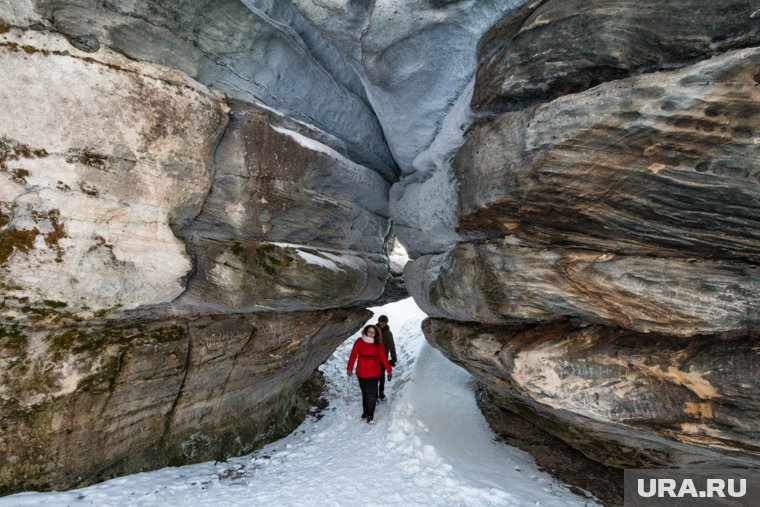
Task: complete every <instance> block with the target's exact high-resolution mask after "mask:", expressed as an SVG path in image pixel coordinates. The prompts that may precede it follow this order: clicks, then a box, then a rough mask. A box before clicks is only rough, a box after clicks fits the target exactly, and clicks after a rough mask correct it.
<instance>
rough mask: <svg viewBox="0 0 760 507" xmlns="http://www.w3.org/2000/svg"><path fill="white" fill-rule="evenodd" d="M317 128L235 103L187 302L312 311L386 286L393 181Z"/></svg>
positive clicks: (356, 301)
mask: <svg viewBox="0 0 760 507" xmlns="http://www.w3.org/2000/svg"><path fill="white" fill-rule="evenodd" d="M308 134H309V130H308V129H307V128H306V127H304V126H303V125H301V124H299V123H297V122H294V121H292V120H288V119H287V118H284V117H282V116H280V115H277V114H276V113H273V112H271V111H267V110H265V109H262V108H261V107H258V106H254V105H251V104H247V103H241V102H234V103H233V104H232V113H231V121H230V125H229V126H228V128H227V130H226V131H225V134H224V137H223V138H222V139H221V141H220V143H219V146H218V148H217V149H216V152H215V167H216V174H215V177H214V183H213V185H212V189H211V193H210V194H209V197H208V199H207V200H206V202H205V204H204V207H203V211H202V212H201V213H200V215H199V216H198V218H197V220H196V221H195V222H194V223H193V225H192V227H190V229H189V231H188V236H189V238H190V248H191V250H192V251H193V252H195V256H196V260H197V265H196V272H195V273H194V275H193V276H192V278H191V279H190V281H189V283H188V290H187V292H186V293H185V294H184V295H183V297H182V298H180V300H178V304H189V305H195V304H202V305H214V306H215V307H217V308H218V309H220V310H225V311H231V310H234V311H240V310H248V311H250V310H251V309H255V308H257V307H258V308H259V309H262V308H263V309H279V310H293V309H299V310H302V309H319V308H331V307H336V306H351V305H360V304H363V303H368V302H371V301H373V300H375V299H377V297H379V296H380V295H381V294H382V293H383V291H384V288H385V283H386V279H387V278H388V276H389V265H388V259H387V257H386V256H385V255H383V253H384V252H383V249H384V242H385V238H386V237H387V236H388V234H389V229H390V225H389V223H388V219H387V216H388V202H387V200H386V196H387V193H388V187H389V185H388V183H387V182H386V181H385V180H384V179H383V178H382V177H381V176H380V175H378V174H377V173H376V172H374V171H372V170H370V169H368V168H367V167H364V166H361V165H359V164H356V163H355V162H352V161H351V160H348V159H346V158H345V157H343V156H341V155H340V154H339V153H337V152H336V151H335V150H332V149H331V148H329V147H328V146H325V145H323V144H321V143H319V142H318V141H315V140H313V139H312V137H313V136H312V137H308Z"/></svg>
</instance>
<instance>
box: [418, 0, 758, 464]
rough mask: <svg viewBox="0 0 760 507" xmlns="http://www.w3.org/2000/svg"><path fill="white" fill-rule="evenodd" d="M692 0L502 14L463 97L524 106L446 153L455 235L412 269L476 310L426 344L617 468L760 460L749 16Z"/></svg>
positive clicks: (432, 330)
mask: <svg viewBox="0 0 760 507" xmlns="http://www.w3.org/2000/svg"><path fill="white" fill-rule="evenodd" d="M685 3H686V2H668V3H667V4H668V5H665V3H663V2H654V3H647V4H646V5H643V4H641V3H634V2H622V1H621V2H611V3H610V2H604V3H602V2H585V3H584V7H585V8H580V6H579V4H578V2H554V1H543V2H528V3H526V4H524V5H523V6H522V7H519V8H518V9H515V10H514V11H512V13H511V14H510V15H509V16H508V17H507V18H505V19H503V20H502V22H500V23H499V24H497V26H495V27H494V29H493V30H492V31H491V32H490V33H489V34H488V35H487V36H486V37H484V39H483V40H482V41H481V45H480V51H481V58H482V60H481V62H482V64H481V68H480V70H479V73H478V79H477V81H476V85H475V94H474V98H473V104H474V106H473V107H475V108H477V109H479V111H478V112H479V114H481V115H482V114H485V115H486V116H487V115H488V113H492V112H500V111H506V110H509V111H512V112H508V113H505V114H503V115H501V116H499V117H498V118H496V119H493V120H490V121H488V122H485V121H483V122H480V123H479V124H477V125H475V127H473V129H472V131H471V134H470V135H469V137H468V139H467V141H466V142H465V144H464V145H463V147H462V148H461V149H460V151H459V152H458V153H457V155H456V157H455V159H454V161H453V164H452V170H453V175H454V176H455V178H456V184H455V185H454V186H453V188H455V189H456V190H457V200H458V206H456V208H457V215H458V218H457V222H458V224H457V225H458V227H457V229H456V233H457V235H458V238H452V237H449V238H448V241H450V242H451V241H452V239H453V241H456V242H458V244H457V245H454V244H453V243H449V245H448V249H447V250H445V251H440V250H439V252H441V253H437V252H435V251H432V252H426V253H436V255H423V256H421V257H419V258H417V259H415V260H414V261H413V262H412V263H411V264H409V265H408V266H407V268H406V272H405V282H406V286H407V288H408V290H409V292H410V293H411V294H412V295H413V296H414V297H415V299H416V300H417V302H418V304H420V306H421V308H423V309H424V310H425V311H426V312H427V313H428V314H429V315H431V316H433V317H438V318H442V319H452V320H453V321H469V322H473V324H465V323H463V322H459V323H456V322H443V321H439V320H437V319H434V320H433V321H432V323H429V324H428V325H427V326H428V327H427V329H426V333H427V336H428V338H429V339H430V340H431V342H433V343H434V344H437V346H439V347H440V348H442V349H444V350H446V353H447V355H449V357H451V358H452V359H453V360H455V361H457V362H459V363H460V364H462V365H463V366H464V367H466V368H467V369H468V370H470V371H471V372H472V373H473V374H474V375H476V376H477V377H479V378H480V379H482V380H483V381H484V382H485V383H486V384H487V385H488V387H489V390H490V391H491V392H493V393H494V399H496V400H497V401H498V402H499V403H500V404H502V405H503V406H504V407H505V408H506V409H508V410H511V411H512V412H515V413H517V414H520V415H521V416H523V417H525V418H526V419H527V420H529V421H531V422H532V423H534V424H536V425H537V426H539V427H541V428H542V429H544V430H546V431H548V432H550V433H552V434H553V435H555V436H557V437H559V438H561V439H563V440H564V441H566V442H568V443H569V444H570V445H571V446H573V447H575V448H576V449H579V450H580V451H581V452H583V453H584V454H586V455H587V456H589V457H591V458H592V459H595V460H598V461H602V462H604V463H606V464H608V465H611V466H615V467H639V466H654V467H663V466H687V465H688V466H692V465H696V464H702V465H704V464H707V465H713V466H725V465H728V464H734V465H747V464H752V465H755V466H757V463H758V460H759V459H760V458H758V456H760V449H758V447H757V445H756V442H757V436H758V429H759V428H758V427H757V425H756V423H755V420H756V419H757V409H758V406H759V403H758V397H757V396H756V395H755V394H753V390H754V389H755V387H754V379H753V378H752V375H753V374H752V372H753V371H754V370H755V369H756V368H757V365H756V364H755V363H756V362H757V354H756V351H755V350H754V349H755V348H756V347H757V345H756V343H757V342H758V335H757V332H758V329H760V311H759V310H758V301H760V268H759V267H758V266H759V265H760V255H758V254H759V253H760V250H758V247H759V246H760V242H758V239H759V238H760V236H759V235H758V232H759V231H760V229H759V228H758V222H757V220H756V215H757V210H758V209H760V172H758V167H757V164H756V160H757V157H758V153H759V152H758V139H760V138H758V135H757V132H756V131H755V130H756V129H755V125H756V124H758V118H757V114H758V109H757V107H756V105H757V103H758V101H759V100H760V95H758V93H759V92H758V90H760V88H758V78H757V76H758V71H760V50H758V49H757V48H751V47H750V48H747V47H745V46H752V45H758V44H760V41H758V40H757V39H758V37H759V35H758V26H759V25H758V19H757V14H756V13H755V11H756V10H757V7H756V6H755V7H752V6H751V3H749V2H725V3H711V4H709V5H708V4H704V3H700V5H696V3H694V2H691V3H690V5H691V4H695V7H694V9H692V10H691V11H689V12H688V14H687V15H685V16H684V15H683V13H684V10H683V8H682V7H683V4H685ZM679 6H680V8H679ZM677 8H678V11H676V9H677ZM650 9H651V11H650ZM671 9H672V10H671ZM700 9H702V10H700ZM675 12H678V14H677V16H682V17H681V18H679V19H678V20H677V21H674V22H673V26H672V30H668V29H658V28H657V27H658V26H659V23H669V22H670V20H672V18H673V17H674V16H675V15H674V14H673V13H675ZM700 13H701V14H700ZM702 14H704V16H702ZM753 14H754V17H753V16H752V15H753ZM697 17H699V18H700V19H696V18H697ZM655 18H657V19H655ZM718 18H720V19H718ZM595 28H598V29H595ZM574 30H575V31H578V32H579V33H578V36H577V37H576V36H573V37H570V36H568V37H563V36H561V35H562V34H563V33H568V34H572V33H574V32H573V31H574ZM648 30H651V31H653V35H652V36H651V37H649V35H648V34H649V32H648ZM580 31H582V32H583V33H582V34H581V33H580ZM624 41H627V42H624ZM737 48H742V49H737ZM652 55H657V57H656V58H655V59H654V61H652ZM659 55H663V58H662V60H658V58H659ZM711 56H714V57H713V58H710V59H707V58H709V57H711ZM699 60H704V61H699ZM672 67H679V69H677V70H670V68H672ZM652 70H660V72H656V73H650V74H643V73H645V72H650V71H652ZM600 83H601V84H600ZM591 87H594V88H591ZM589 88H591V89H589ZM543 102H546V103H545V104H540V105H538V104H537V103H543ZM442 246H445V245H442ZM703 389H704V390H703ZM711 389H712V390H711ZM499 400H501V401H499Z"/></svg>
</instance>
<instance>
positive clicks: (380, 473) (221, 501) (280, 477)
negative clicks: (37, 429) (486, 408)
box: [0, 299, 596, 507]
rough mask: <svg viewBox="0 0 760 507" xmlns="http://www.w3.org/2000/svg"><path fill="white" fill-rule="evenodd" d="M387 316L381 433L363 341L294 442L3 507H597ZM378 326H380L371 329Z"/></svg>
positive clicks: (400, 305)
mask: <svg viewBox="0 0 760 507" xmlns="http://www.w3.org/2000/svg"><path fill="white" fill-rule="evenodd" d="M372 310H373V311H374V312H375V317H377V316H378V315H380V314H385V315H388V317H389V319H390V323H389V324H390V326H391V329H392V330H393V331H394V335H395V338H396V348H397V351H398V356H399V362H398V365H397V368H396V370H395V371H394V378H393V380H392V381H390V382H388V383H386V395H387V396H388V401H386V402H381V403H380V404H379V406H378V408H377V410H376V412H375V420H376V421H377V424H376V425H374V426H369V425H367V424H366V423H365V422H363V421H362V420H361V419H360V417H359V416H360V414H361V411H362V409H361V394H360V392H359V386H358V384H357V382H356V380H355V378H350V379H349V378H347V377H346V373H345V370H346V362H347V359H348V355H349V353H350V350H351V346H352V344H353V341H354V339H355V338H356V336H354V337H352V338H350V339H349V340H347V341H346V342H345V343H344V344H343V345H342V346H341V347H339V348H338V350H337V351H336V352H335V354H334V355H333V356H332V357H331V358H330V359H329V360H328V361H327V363H325V364H324V365H323V366H322V367H321V369H322V371H323V372H324V374H325V377H326V380H327V388H326V396H327V397H328V398H329V400H330V406H329V407H328V409H327V410H326V411H325V413H324V417H322V418H321V419H320V420H315V419H313V418H307V420H306V421H305V422H304V423H303V424H302V425H301V426H300V427H299V428H298V429H297V430H296V431H295V432H294V433H292V434H291V435H289V436H288V437H286V438H284V439H282V440H279V441H277V442H274V443H272V444H270V445H267V446H266V447H264V448H262V449H260V450H259V451H257V452H254V453H253V454H250V455H248V456H243V457H239V458H233V459H230V460H228V461H227V462H223V463H213V462H207V463H200V464H197V465H189V466H184V467H178V468H165V469H163V470H157V471H154V472H146V473H140V474H135V475H130V476H126V477H120V478H117V479H112V480H110V481H108V482H104V483H102V484H97V485H94V486H90V487H88V488H82V489H78V490H72V491H67V492H57V493H21V494H17V495H13V496H8V497H5V498H0V507H3V506H14V507H16V506H19V507H21V506H63V505H72V506H90V505H92V506H165V505H167V506H172V505H177V506H182V507H189V506H206V505H207V506H214V507H218V506H222V505H224V506H238V505H239V506H246V507H248V506H257V505H277V506H315V505H320V506H321V505H326V506H328V505H329V506H341V505H346V506H386V505H387V506H398V505H404V506H418V505H419V506H425V507H427V506H436V505H438V506H478V507H483V506H496V505H498V506H512V505H543V506H557V507H560V506H562V507H564V506H571V505H596V504H594V503H593V502H590V501H589V500H586V499H583V498H580V497H578V496H576V495H574V494H572V493H571V492H570V491H569V490H568V489H567V488H566V487H565V486H563V485H562V484H560V483H558V482H557V481H555V480H554V479H552V478H551V477H550V476H548V475H546V474H545V473H543V472H541V471H539V470H538V468H537V467H536V465H535V464H534V462H533V459H532V458H531V457H530V456H529V455H528V454H526V453H524V452H523V451H520V450H519V449H515V448H512V447H508V446H504V445H502V444H499V443H497V442H495V441H494V436H493V434H492V432H491V430H490V429H489V428H488V425H487V423H486V421H485V419H484V418H483V416H482V415H481V413H480V411H479V410H478V408H477V405H476V403H475V396H474V392H473V387H474V382H473V379H472V377H471V376H470V375H469V374H468V373H467V372H466V371H464V370H463V369H461V368H459V367H458V366H456V365H454V364H453V363H451V362H450V361H448V360H447V359H445V358H444V357H443V355H442V354H441V353H439V352H438V351H437V350H435V349H433V348H432V347H430V346H429V345H428V344H427V342H426V341H425V339H424V337H423V335H422V332H421V330H420V321H421V320H422V319H423V318H424V317H425V315H424V314H423V313H422V311H420V310H419V308H417V306H416V305H415V304H414V303H413V302H412V300H411V299H407V300H405V301H400V302H397V303H392V304H389V305H386V306H384V307H378V308H373V309H372ZM374 321H375V320H374V318H373V319H372V322H374Z"/></svg>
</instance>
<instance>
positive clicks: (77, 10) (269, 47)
mask: <svg viewBox="0 0 760 507" xmlns="http://www.w3.org/2000/svg"><path fill="white" fill-rule="evenodd" d="M35 5H36V6H37V9H38V11H39V12H40V13H41V14H42V15H44V16H45V17H46V18H47V19H49V20H50V21H51V22H52V24H53V26H54V27H55V29H56V30H58V31H60V32H62V33H64V34H66V35H67V36H68V37H69V38H72V39H73V38H77V37H81V36H94V37H96V38H97V39H98V41H99V42H100V44H101V45H107V46H109V47H111V48H113V49H115V50H117V51H120V52H123V53H124V54H125V55H127V56H128V57H130V58H133V59H135V60H142V61H149V62H153V63H157V64H160V65H167V66H170V67H174V68H177V69H179V70H181V71H182V72H185V73H186V74H187V75H189V76H191V77H193V78H195V79H197V80H198V81H200V82H201V83H203V84H206V85H209V86H212V87H214V88H215V89H218V90H221V91H223V92H225V93H226V94H227V95H229V96H231V97H234V98H237V99H240V100H244V101H247V102H261V103H264V104H266V105H267V106H269V107H272V108H275V109H277V110H279V111H282V112H283V113H284V114H286V115H288V116H291V117H293V118H296V119H298V120H301V121H304V122H307V123H309V124H312V125H315V126H316V127H317V128H318V129H320V130H322V131H324V132H325V136H326V139H328V144H330V145H331V146H332V147H333V148H335V149H336V150H338V151H340V152H341V153H344V154H346V155H348V156H349V157H350V158H351V159H353V160H356V161H358V162H360V163H362V164H365V165H368V166H370V167H372V168H373V169H374V170H376V171H377V172H378V173H380V174H382V175H383V176H384V177H385V178H386V179H387V180H389V181H391V180H393V179H395V175H396V171H395V163H394V161H393V159H392V157H391V156H390V153H389V151H388V147H387V145H386V143H385V140H384V138H383V134H382V131H381V128H380V125H379V123H378V121H377V118H376V117H375V115H374V113H373V112H372V110H371V109H370V107H369V106H368V105H367V103H366V97H365V96H364V89H363V86H362V83H361V79H360V76H359V75H358V74H357V73H356V71H355V70H354V69H353V68H352V67H351V66H350V65H349V64H348V63H347V62H345V61H343V57H342V55H341V53H339V52H338V51H337V50H335V48H334V47H333V46H332V45H330V44H329V43H328V42H327V41H326V40H325V39H324V38H323V37H321V36H320V35H319V33H317V32H316V31H315V30H313V27H311V26H310V25H309V24H308V22H306V20H304V19H303V17H302V16H301V15H300V14H299V13H298V11H297V9H296V8H295V7H294V6H293V5H292V4H291V3H290V2H282V1H279V0H250V1H246V2H241V1H240V0H219V1H215V2H211V3H209V2H207V1H205V0H192V1H183V2H167V1H162V0H150V1H142V2H101V1H98V0H71V1H67V0H35Z"/></svg>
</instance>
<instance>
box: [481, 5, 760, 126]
mask: <svg viewBox="0 0 760 507" xmlns="http://www.w3.org/2000/svg"><path fill="white" fill-rule="evenodd" d="M759 43H760V18H758V13H757V5H754V4H753V2H747V1H746V0H728V1H723V2H703V1H700V0H675V1H673V0H654V1H650V2H646V3H641V2H637V1H636V0H614V1H611V2H610V1H606V0H569V1H562V0H539V1H535V0H534V1H528V2H526V3H525V4H524V5H522V6H521V7H519V8H518V9H516V10H515V11H513V12H512V13H510V15H508V16H505V17H504V18H502V19H501V20H500V21H499V22H498V23H497V24H496V25H495V26H494V27H492V28H491V29H490V30H489V32H488V33H487V34H486V35H484V37H483V39H482V40H481V42H480V44H479V48H478V50H479V60H480V65H479V67H478V74H477V81H478V86H477V88H476V90H475V95H474V97H473V107H474V108H475V109H477V110H479V111H490V112H504V111H511V110H518V109H523V108H524V107H526V106H528V105H530V104H534V103H536V102H547V101H551V100H553V99H555V98H558V97H561V96H563V95H568V94H572V93H576V92H581V91H583V90H586V89H588V88H591V87H593V86H596V85H598V84H600V83H604V82H607V81H613V80H617V79H622V78H626V77H629V76H635V75H636V74H641V73H646V72H653V71H657V70H662V69H671V68H674V67H683V66H687V65H690V64H693V63H695V62H698V61H700V60H705V59H707V58H710V57H712V56H715V55H719V54H721V53H724V52H726V51H728V50H731V49H737V48H742V47H748V46H756V45H758V44H759Z"/></svg>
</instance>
